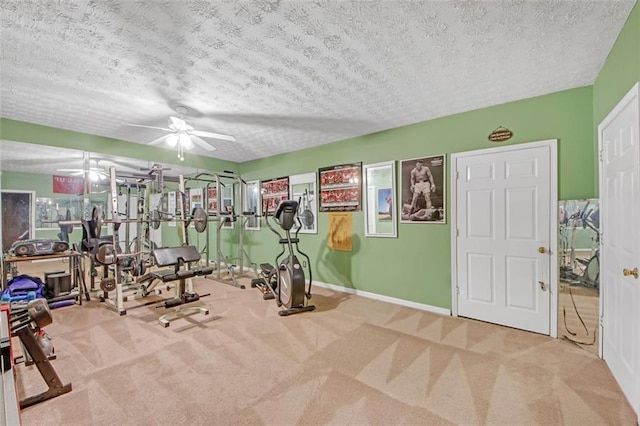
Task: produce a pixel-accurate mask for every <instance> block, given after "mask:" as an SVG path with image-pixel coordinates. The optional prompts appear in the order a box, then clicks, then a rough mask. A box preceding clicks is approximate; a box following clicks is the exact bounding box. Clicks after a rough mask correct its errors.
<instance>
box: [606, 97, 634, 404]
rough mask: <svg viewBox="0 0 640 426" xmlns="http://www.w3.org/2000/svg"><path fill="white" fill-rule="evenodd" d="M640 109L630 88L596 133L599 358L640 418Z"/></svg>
mask: <svg viewBox="0 0 640 426" xmlns="http://www.w3.org/2000/svg"><path fill="white" fill-rule="evenodd" d="M639 110H640V107H639V101H638V88H637V85H636V87H635V88H634V89H633V90H632V91H631V92H629V94H627V96H625V98H624V99H623V100H622V101H621V102H620V104H618V106H616V108H614V110H613V111H612V113H611V114H610V115H609V116H608V117H607V118H606V119H605V120H604V121H603V123H602V124H601V125H600V126H599V127H598V133H599V142H600V148H601V159H602V161H601V163H600V176H601V177H600V194H601V216H602V222H601V223H602V226H601V228H602V238H601V250H600V252H601V259H600V262H601V277H602V281H601V289H602V302H601V306H602V356H603V358H604V360H605V361H606V362H607V364H608V365H609V368H610V369H611V372H612V373H613V375H614V377H615V378H616V380H617V381H618V383H619V384H620V387H621V389H622V390H623V392H624V394H625V395H626V396H627V398H628V399H629V402H630V403H631V405H632V406H633V407H634V409H635V410H636V413H638V414H639V415H640V313H639V312H640V279H636V278H635V277H633V275H628V276H625V275H624V274H623V270H624V269H633V268H635V267H637V268H640V243H639V242H638V241H639V240H640V225H639V220H638V217H640V216H639V215H640V141H639V132H638V127H639V125H640V112H639Z"/></svg>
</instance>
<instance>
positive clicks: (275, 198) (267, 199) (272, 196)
mask: <svg viewBox="0 0 640 426" xmlns="http://www.w3.org/2000/svg"><path fill="white" fill-rule="evenodd" d="M288 199H289V177H288V176H287V177H280V178H275V179H271V180H265V181H263V182H262V212H263V213H266V214H274V213H275V212H276V210H277V209H278V206H279V205H280V202H281V201H285V200H288Z"/></svg>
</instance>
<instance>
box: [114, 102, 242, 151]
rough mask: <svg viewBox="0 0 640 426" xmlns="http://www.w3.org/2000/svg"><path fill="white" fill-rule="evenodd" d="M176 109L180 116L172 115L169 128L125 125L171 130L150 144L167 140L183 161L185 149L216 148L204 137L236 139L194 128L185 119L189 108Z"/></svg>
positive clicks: (134, 125)
mask: <svg viewBox="0 0 640 426" xmlns="http://www.w3.org/2000/svg"><path fill="white" fill-rule="evenodd" d="M175 109H176V112H177V113H178V115H179V117H175V116H170V117H169V125H168V128H164V127H155V126H144V125H141V124H125V125H126V126H133V127H143V128H147V129H156V130H162V131H165V132H170V133H169V134H168V135H164V136H162V137H160V138H158V139H155V140H153V141H151V142H149V143H148V145H159V144H161V143H163V142H166V143H167V145H169V146H170V147H172V148H176V149H177V150H178V158H179V159H180V160H183V161H184V155H183V154H184V151H188V150H190V149H193V148H194V147H195V146H196V145H197V146H199V147H200V148H202V149H204V150H206V151H215V150H216V148H215V147H214V146H213V145H211V144H210V143H209V142H207V141H205V140H203V139H202V138H208V139H218V140H223V141H229V142H235V141H236V138H235V137H234V136H231V135H225V134H222V133H213V132H203V131H201V130H196V129H194V128H193V126H192V125H191V124H189V123H188V122H187V121H185V119H184V117H185V115H186V114H187V112H188V111H189V109H188V108H187V107H186V106H183V105H178V106H177V107H176V108H175Z"/></svg>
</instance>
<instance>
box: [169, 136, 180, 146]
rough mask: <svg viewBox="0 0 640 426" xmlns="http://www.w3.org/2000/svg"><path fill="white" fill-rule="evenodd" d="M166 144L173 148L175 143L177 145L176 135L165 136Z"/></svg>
mask: <svg viewBox="0 0 640 426" xmlns="http://www.w3.org/2000/svg"><path fill="white" fill-rule="evenodd" d="M167 145H169V146H170V147H171V148H175V147H176V145H178V135H169V137H167Z"/></svg>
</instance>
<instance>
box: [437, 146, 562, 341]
mask: <svg viewBox="0 0 640 426" xmlns="http://www.w3.org/2000/svg"><path fill="white" fill-rule="evenodd" d="M557 146H558V140H557V139H547V140H541V141H536V142H527V143H520V144H515V145H507V146H502V147H496V148H485V149H479V150H474V151H465V152H458V153H454V154H451V165H450V168H449V169H450V170H451V182H452V185H451V199H450V200H451V212H452V213H451V315H452V316H454V317H457V316H458V258H457V252H458V247H457V229H458V219H457V214H456V213H457V209H458V206H457V202H456V200H457V195H458V180H457V179H456V171H457V168H458V167H457V166H458V164H457V163H458V159H459V158H463V157H471V156H476V155H483V154H498V153H503V152H513V151H520V150H524V149H529V148H538V147H548V148H549V173H550V176H549V186H550V188H549V197H550V198H551V199H550V200H549V201H550V202H549V227H550V230H549V232H550V233H551V235H549V243H550V247H549V271H550V273H549V277H550V282H549V292H550V296H549V297H550V304H549V331H550V334H549V335H550V336H551V337H553V338H557V337H558V235H557V234H558V233H557V229H558V147H557Z"/></svg>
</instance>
